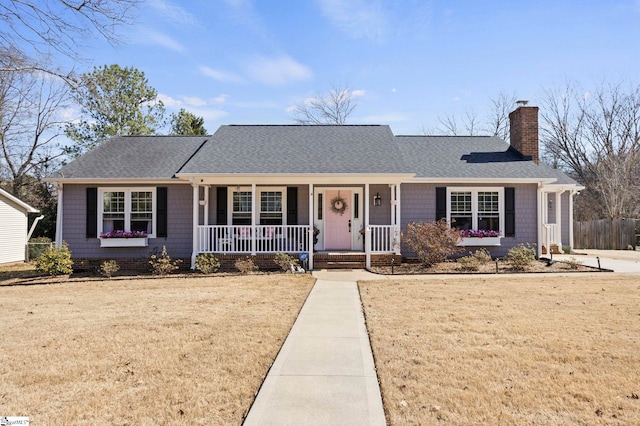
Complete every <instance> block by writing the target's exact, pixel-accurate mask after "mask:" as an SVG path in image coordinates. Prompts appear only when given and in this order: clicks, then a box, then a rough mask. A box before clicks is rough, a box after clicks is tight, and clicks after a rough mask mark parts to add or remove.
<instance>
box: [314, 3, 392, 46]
mask: <svg viewBox="0 0 640 426" xmlns="http://www.w3.org/2000/svg"><path fill="white" fill-rule="evenodd" d="M317 2H318V4H319V5H320V8H321V9H322V12H323V14H324V15H325V16H326V17H327V18H328V19H329V20H330V21H331V23H332V24H333V25H335V26H336V27H338V28H339V29H340V30H342V31H344V32H345V33H347V34H349V35H350V36H351V37H354V38H368V39H371V40H380V39H382V38H383V36H384V33H385V32H386V27H387V21H386V17H385V16H386V13H385V11H384V10H383V8H382V5H381V4H382V2H380V1H377V0H317Z"/></svg>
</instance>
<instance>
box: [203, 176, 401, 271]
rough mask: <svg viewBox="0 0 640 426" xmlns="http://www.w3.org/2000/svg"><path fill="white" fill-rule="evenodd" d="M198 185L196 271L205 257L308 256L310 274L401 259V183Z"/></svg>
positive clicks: (261, 257)
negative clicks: (199, 259)
mask: <svg viewBox="0 0 640 426" xmlns="http://www.w3.org/2000/svg"><path fill="white" fill-rule="evenodd" d="M203 183H204V184H203ZM192 186H193V223H194V224H195V225H194V229H193V252H192V259H191V265H192V268H193V267H195V258H196V256H197V255H198V254H201V253H214V254H216V255H219V256H220V257H221V258H229V259H231V258H234V257H237V256H238V255H242V256H248V255H250V256H256V257H258V258H260V259H265V258H267V259H268V258H270V257H271V255H275V254H276V253H279V252H281V253H289V254H292V255H298V256H299V255H300V254H302V253H304V254H305V255H304V257H305V258H306V259H307V260H308V268H309V269H313V268H314V266H316V265H317V266H318V267H323V268H326V267H349V266H344V265H351V266H350V267H352V268H361V267H367V268H368V267H370V266H371V264H372V259H373V262H374V263H379V262H380V260H379V259H382V258H384V256H382V257H381V255H394V256H396V255H397V256H399V255H400V223H399V222H400V204H399V198H400V185H399V184H397V183H396V184H388V183H386V184H380V183H378V184H371V185H370V184H352V183H346V182H345V183H342V184H338V183H334V184H328V183H327V184H322V185H321V184H316V185H314V184H311V183H309V184H297V185H292V184H291V183H288V184H279V183H277V182H265V184H264V185H258V184H255V183H252V184H250V185H247V184H246V183H244V184H242V185H238V184H233V183H231V182H228V183H227V184H226V185H221V184H218V185H213V184H210V185H207V184H206V182H201V184H194V183H193V182H192ZM307 191H308V192H307ZM307 194H308V195H307ZM336 199H338V200H339V201H340V203H341V204H340V208H339V209H337V208H335V207H334V205H333V204H335V203H336V202H335V200H336ZM381 199H385V201H386V203H385V204H382V203H381ZM385 205H386V206H387V207H386V208H385V207H384V206H385ZM372 210H374V211H372ZM384 222H386V224H385V223H384ZM345 252H348V253H349V256H347V257H345V256H346V255H345ZM316 262H317V263H316ZM341 265H342V266H341Z"/></svg>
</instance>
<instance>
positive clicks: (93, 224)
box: [58, 188, 98, 238]
mask: <svg viewBox="0 0 640 426" xmlns="http://www.w3.org/2000/svg"><path fill="white" fill-rule="evenodd" d="M58 220H62V218H58ZM86 227H87V228H86V231H87V238H96V237H97V236H98V188H87V224H86Z"/></svg>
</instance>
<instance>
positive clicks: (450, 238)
mask: <svg viewBox="0 0 640 426" xmlns="http://www.w3.org/2000/svg"><path fill="white" fill-rule="evenodd" d="M459 240H460V231H459V230H457V229H455V228H451V227H450V226H449V224H448V223H447V221H446V219H440V220H439V221H436V222H423V223H410V224H409V225H407V233H406V236H405V237H404V241H405V242H406V243H407V245H408V246H409V248H410V249H411V250H412V251H413V252H414V253H415V254H416V256H418V259H419V260H420V262H421V263H422V264H423V265H424V266H426V267H429V266H431V265H433V264H435V263H438V262H444V261H445V260H447V259H448V258H449V257H451V256H453V255H455V254H458V253H461V252H462V251H463V250H464V249H463V248H462V247H458V241H459Z"/></svg>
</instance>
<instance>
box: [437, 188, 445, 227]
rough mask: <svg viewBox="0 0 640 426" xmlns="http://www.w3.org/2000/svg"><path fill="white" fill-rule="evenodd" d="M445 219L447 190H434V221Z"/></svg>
mask: <svg viewBox="0 0 640 426" xmlns="http://www.w3.org/2000/svg"><path fill="white" fill-rule="evenodd" d="M446 218H447V188H446V187H444V186H441V187H440V186H439V187H437V188H436V220H440V219H446Z"/></svg>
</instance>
